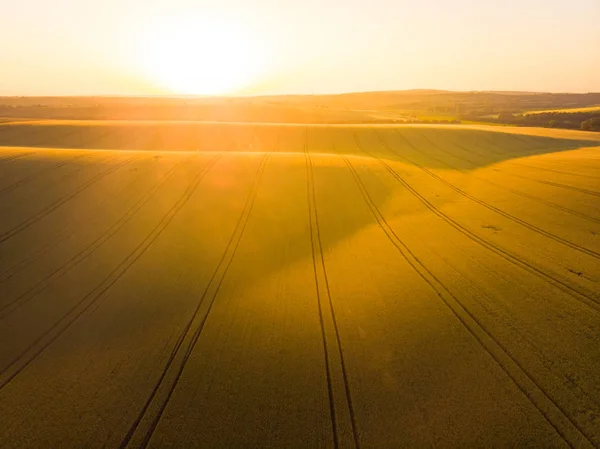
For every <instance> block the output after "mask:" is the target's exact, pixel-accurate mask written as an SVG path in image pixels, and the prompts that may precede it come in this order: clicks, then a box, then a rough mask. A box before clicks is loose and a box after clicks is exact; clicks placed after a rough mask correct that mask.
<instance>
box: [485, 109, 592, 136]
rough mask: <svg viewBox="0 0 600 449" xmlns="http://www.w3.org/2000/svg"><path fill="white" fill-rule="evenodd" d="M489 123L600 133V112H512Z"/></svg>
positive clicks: (501, 114)
mask: <svg viewBox="0 0 600 449" xmlns="http://www.w3.org/2000/svg"><path fill="white" fill-rule="evenodd" d="M480 120H481V119H480ZM487 121H490V122H497V123H502V124H506V125H516V126H539V127H544V128H564V129H581V130H584V131H600V111H591V112H539V113H535V114H512V113H510V112H501V113H500V114H498V117H497V118H496V119H491V118H490V119H488V120H487Z"/></svg>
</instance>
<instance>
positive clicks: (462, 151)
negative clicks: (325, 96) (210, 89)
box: [0, 120, 600, 448]
mask: <svg viewBox="0 0 600 449" xmlns="http://www.w3.org/2000/svg"><path fill="white" fill-rule="evenodd" d="M0 145H1V147H0V416H1V417H2V423H0V447H3V448H11V447H15V448H17V447H25V446H27V447H40V448H51V447H67V446H68V447H115V448H125V447H127V448H138V447H153V448H163V447H202V448H221V447H235V448H237V447H249V448H267V447H285V448H294V447H295V448H399V447H506V446H511V447H576V448H588V447H589V448H591V447H598V446H600V371H598V361H599V360H600V136H599V135H596V136H594V135H593V134H590V133H583V132H570V131H557V130H531V129H529V130H520V129H512V128H492V127H490V128H486V127H484V126H480V127H477V126H472V127H468V126H438V127H434V126H342V125H340V126H327V125H322V126H320V125H277V124H243V123H230V124H218V123H193V122H135V121H131V122H123V121H121V122H118V121H114V122H111V121H98V122H92V121H89V122H88V121H35V120H30V121H26V122H9V121H7V122H6V123H2V124H0Z"/></svg>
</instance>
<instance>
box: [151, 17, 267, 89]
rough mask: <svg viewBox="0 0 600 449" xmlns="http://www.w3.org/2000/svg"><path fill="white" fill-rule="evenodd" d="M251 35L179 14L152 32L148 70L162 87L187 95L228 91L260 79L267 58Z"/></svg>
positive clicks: (225, 25)
mask: <svg viewBox="0 0 600 449" xmlns="http://www.w3.org/2000/svg"><path fill="white" fill-rule="evenodd" d="M260 50H261V49H260V48H259V46H257V45H256V44H255V43H254V42H253V40H252V39H251V36H249V35H248V34H247V33H244V32H243V31H242V30H241V29H240V28H238V27H233V26H228V25H227V24H226V23H223V22H215V21H207V20H204V21H201V22H199V21H197V20H192V19H184V18H179V19H176V20H173V19H171V20H169V21H168V23H163V24H161V25H160V26H158V27H156V28H155V29H153V30H152V31H151V32H150V33H148V34H147V35H146V39H145V40H144V43H143V48H142V51H141V52H140V56H141V64H142V70H143V71H144V72H145V75H146V76H147V77H148V78H149V79H150V80H151V81H153V82H154V83H156V84H158V85H159V86H160V87H162V88H165V89H167V90H169V91H170V92H172V93H177V94H183V95H223V94H231V93H235V92H236V91H238V90H240V89H243V88H245V87H247V86H248V85H250V84H251V83H252V82H254V81H256V80H257V77H258V76H259V75H260V74H261V73H262V72H263V70H264V68H265V58H264V55H263V54H262V52H261V51H260Z"/></svg>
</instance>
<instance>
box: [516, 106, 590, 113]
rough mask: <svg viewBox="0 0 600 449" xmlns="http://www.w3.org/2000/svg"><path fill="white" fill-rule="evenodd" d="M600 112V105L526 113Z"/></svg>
mask: <svg viewBox="0 0 600 449" xmlns="http://www.w3.org/2000/svg"><path fill="white" fill-rule="evenodd" d="M597 111H598V112H600V105H597V106H588V107H584V108H560V109H544V110H543V111H528V112H526V113H525V114H542V113H547V112H597Z"/></svg>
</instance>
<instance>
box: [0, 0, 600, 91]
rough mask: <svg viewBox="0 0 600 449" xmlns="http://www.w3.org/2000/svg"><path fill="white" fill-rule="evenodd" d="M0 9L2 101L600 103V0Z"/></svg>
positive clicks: (72, 0)
mask: <svg viewBox="0 0 600 449" xmlns="http://www.w3.org/2000/svg"><path fill="white" fill-rule="evenodd" d="M0 4H1V7H0V10H1V11H2V13H1V14H0V43H1V44H0V95H154V94H159V95H168V94H203V95H213V94H228V95H235V94H261V95H262V94H285V93H294V94H297V93H299V94H321V93H338V92H350V91H373V90H402V89H418V88H428V89H448V90H509V91H544V92H599V91H600V25H599V24H600V0H570V1H568V2H567V1H564V0H502V1H493V0H489V1H486V0H368V1H367V0H252V1H250V0H219V1H203V0H101V1H99V0H95V1H87V0H53V1H49V0H19V1H10V0H0Z"/></svg>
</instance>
